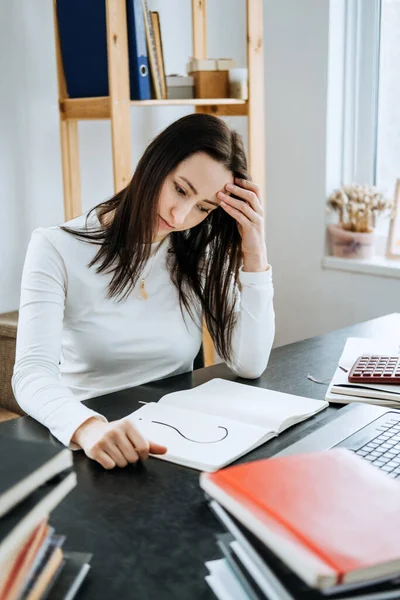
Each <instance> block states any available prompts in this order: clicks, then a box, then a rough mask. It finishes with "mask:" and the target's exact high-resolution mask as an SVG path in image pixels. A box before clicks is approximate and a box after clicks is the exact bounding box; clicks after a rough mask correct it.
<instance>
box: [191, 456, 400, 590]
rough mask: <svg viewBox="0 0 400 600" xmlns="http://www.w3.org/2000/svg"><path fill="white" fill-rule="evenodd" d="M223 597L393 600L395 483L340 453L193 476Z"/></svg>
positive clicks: (398, 547) (399, 517) (398, 550)
mask: <svg viewBox="0 0 400 600" xmlns="http://www.w3.org/2000/svg"><path fill="white" fill-rule="evenodd" d="M200 485H201V487H202V489H203V490H204V492H205V494H206V498H207V500H208V502H209V505H210V508H211V510H212V511H213V512H214V514H215V515H216V517H217V518H218V520H219V521H220V523H221V524H222V526H223V528H224V531H225V532H224V533H223V534H221V535H218V536H217V540H216V542H217V545H218V547H219V549H220V550H221V552H222V558H220V559H217V560H213V561H209V562H206V567H207V568H208V571H209V574H208V575H207V576H206V580H207V582H208V584H209V585H210V587H211V588H212V590H213V591H214V593H215V595H216V596H217V598H220V599H221V600H222V599H224V600H226V599H227V598H229V599H233V600H247V599H251V600H259V599H262V600H265V599H268V600H303V599H304V600H322V599H325V600H328V599H330V600H339V599H343V600H389V599H398V598H400V536H399V531H400V510H399V507H400V486H399V483H398V482H396V481H394V480H393V479H391V478H389V477H387V476H386V475H385V474H384V473H382V472H381V471H380V470H378V469H376V468H374V467H373V466H372V465H370V464H369V463H368V462H367V461H363V460H362V459H361V458H359V457H358V456H356V455H354V454H353V453H351V452H350V451H348V450H345V449H333V450H328V451H325V452H318V453H317V452H316V453H310V454H303V455H298V456H288V457H277V458H272V459H267V460H261V461H256V462H252V463H248V464H244V465H238V466H233V467H228V468H226V469H223V470H221V471H219V472H217V473H202V474H201V476H200Z"/></svg>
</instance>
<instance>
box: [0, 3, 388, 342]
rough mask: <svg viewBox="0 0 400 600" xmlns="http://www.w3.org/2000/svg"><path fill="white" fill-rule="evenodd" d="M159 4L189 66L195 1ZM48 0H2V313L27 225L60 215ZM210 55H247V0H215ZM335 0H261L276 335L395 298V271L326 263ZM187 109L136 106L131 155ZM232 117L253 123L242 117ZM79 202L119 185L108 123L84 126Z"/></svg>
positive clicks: (363, 312) (336, 321) (179, 64)
mask: <svg viewBox="0 0 400 600" xmlns="http://www.w3.org/2000/svg"><path fill="white" fill-rule="evenodd" d="M149 4H150V8H152V9H154V10H159V12H160V18H161V27H162V33H163V42H164V51H165V55H166V69H167V72H169V73H174V72H180V73H183V72H185V64H186V59H187V57H188V56H189V55H190V53H191V15H190V5H191V2H190V0H168V2H166V0H150V2H149ZM51 5H52V3H51V2H50V0H36V1H35V2H31V1H30V0H19V1H18V2H8V1H7V0H0V125H1V135H0V148H1V153H0V256H1V258H2V260H1V261H0V312H4V311H7V310H12V309H14V308H16V307H17V306H18V297H19V281H20V276H21V268H22V264H23V259H24V254H25V250H26V246H27V243H28V241H29V236H30V233H31V231H32V230H33V229H34V228H36V227H45V226H48V225H51V224H55V223H60V222H62V220H63V202H62V180H61V161H60V147H59V131H58V115H57V90H56V74H55V60H54V39H53V21H52V18H53V17H52V8H51ZM208 6H209V11H208V12H209V17H208V19H209V55H210V56H233V57H234V58H235V59H236V60H237V63H238V66H243V65H244V62H245V56H246V48H245V37H244V35H243V33H244V16H245V12H244V7H245V2H244V0H209V2H208ZM328 10H329V3H328V1H325V2H320V0H302V2H298V0H279V2H277V1H276V0H265V17H264V28H265V59H266V134H267V165H266V168H267V190H266V191H267V205H268V212H267V231H268V246H269V255H270V261H271V262H272V263H273V266H274V277H275V285H276V312H277V339H276V341H277V343H278V344H281V343H284V342H288V341H292V340H297V339H300V338H304V337H308V336H311V335H314V334H317V333H321V332H325V331H328V330H330V329H333V328H335V327H340V326H342V325H346V324H350V323H352V322H354V321H358V320H362V319H366V318H369V317H372V316H375V315H379V314H384V313H386V312H390V311H394V310H396V309H397V301H396V294H397V295H398V293H399V290H400V284H399V283H398V282H397V281H395V280H389V279H380V278H375V277H371V276H366V275H359V276H357V275H352V274H348V273H342V272H332V271H329V272H325V271H323V270H322V269H321V266H320V263H321V256H322V252H323V247H324V216H325V213H324V201H325V197H326V164H325V163H326V160H325V148H326V115H327V108H326V107H327V57H328V21H329V19H328ZM187 110H188V109H187V108H183V109H177V108H172V107H170V108H168V109H163V110H159V109H154V108H152V109H149V108H147V109H132V113H131V114H132V140H133V141H134V145H133V148H134V152H133V159H134V162H136V161H137V159H138V158H139V156H140V153H141V152H142V151H143V149H144V147H145V145H146V144H147V143H148V142H149V141H150V139H152V138H153V137H154V135H156V134H157V133H158V131H159V130H160V129H161V128H163V127H164V126H166V125H167V124H168V123H169V122H171V121H172V120H174V119H176V118H179V117H180V116H182V115H183V114H185V113H187ZM229 122H230V124H232V125H233V126H235V127H237V129H238V130H239V131H240V132H241V133H245V119H244V118H231V119H229ZM79 129H80V136H81V137H80V139H81V145H80V152H81V165H82V191H83V207H84V209H87V208H89V207H91V206H93V205H94V204H96V203H98V202H100V201H101V200H103V199H104V198H106V197H108V196H110V195H111V194H112V171H111V144H110V125H109V123H108V122H100V121H99V122H85V123H81V124H80V125H79Z"/></svg>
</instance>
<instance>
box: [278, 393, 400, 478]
mask: <svg viewBox="0 0 400 600" xmlns="http://www.w3.org/2000/svg"><path fill="white" fill-rule="evenodd" d="M329 448H347V449H348V450H352V451H353V452H354V453H355V454H357V455H358V456H361V457H362V458H364V459H365V460H368V461H369V462H370V463H371V464H373V465H374V466H376V467H378V468H379V469H381V470H382V471H384V472H385V473H387V475H388V476H389V477H392V478H393V479H396V478H397V477H399V476H400V410H396V409H393V408H384V407H382V406H374V405H373V404H361V403H358V402H355V403H353V404H351V405H349V406H347V407H346V408H343V409H341V410H340V411H338V416H337V417H336V418H334V419H333V420H332V421H330V422H329V423H327V424H326V425H323V426H322V427H320V428H319V429H317V430H316V431H314V432H312V433H310V434H308V435H306V436H304V437H303V438H302V439H300V440H299V441H298V442H295V443H294V444H291V445H290V446H287V447H286V448H285V449H284V450H282V451H281V452H278V453H277V454H275V455H274V456H288V455H290V454H300V453H303V452H316V451H318V450H328V449H329Z"/></svg>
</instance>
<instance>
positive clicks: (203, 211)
mask: <svg viewBox="0 0 400 600" xmlns="http://www.w3.org/2000/svg"><path fill="white" fill-rule="evenodd" d="M198 209H199V211H200V212H202V213H206V215H208V214H209V213H210V212H211V208H204V207H203V206H199V207H198Z"/></svg>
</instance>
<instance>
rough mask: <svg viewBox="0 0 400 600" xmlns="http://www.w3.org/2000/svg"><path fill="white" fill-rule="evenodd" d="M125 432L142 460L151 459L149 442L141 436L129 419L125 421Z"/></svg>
mask: <svg viewBox="0 0 400 600" xmlns="http://www.w3.org/2000/svg"><path fill="white" fill-rule="evenodd" d="M123 427H124V432H125V434H126V436H127V439H128V440H129V442H130V443H131V445H132V446H133V447H134V448H135V451H136V452H137V454H138V457H140V459H141V460H146V459H147V458H148V457H149V442H148V441H147V440H146V439H145V438H144V437H143V436H142V435H141V433H140V432H139V431H138V430H137V429H136V427H135V426H134V425H133V424H132V423H131V422H130V421H128V420H127V419H126V420H125V421H123Z"/></svg>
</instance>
